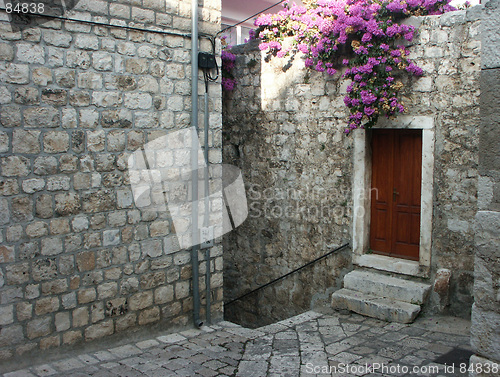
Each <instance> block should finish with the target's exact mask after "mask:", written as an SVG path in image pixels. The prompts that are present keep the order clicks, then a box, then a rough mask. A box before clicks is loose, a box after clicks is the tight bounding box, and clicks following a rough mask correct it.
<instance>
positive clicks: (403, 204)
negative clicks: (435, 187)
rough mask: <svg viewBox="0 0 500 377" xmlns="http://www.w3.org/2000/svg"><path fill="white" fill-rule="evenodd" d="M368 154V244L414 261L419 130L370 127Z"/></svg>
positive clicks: (417, 228) (417, 237)
mask: <svg viewBox="0 0 500 377" xmlns="http://www.w3.org/2000/svg"><path fill="white" fill-rule="evenodd" d="M372 153H373V154H372V190H375V191H372V197H371V198H372V210H371V216H372V217H371V226H370V247H371V249H372V250H373V251H374V252H376V253H380V254H385V255H391V256H396V257H400V258H406V259H412V260H418V257H419V254H418V251H419V244H420V186H421V179H422V172H421V171H422V131H420V130H374V131H373V137H372ZM374 192H376V193H377V195H374ZM377 196H378V197H377Z"/></svg>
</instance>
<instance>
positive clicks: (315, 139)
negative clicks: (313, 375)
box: [223, 8, 480, 324]
mask: <svg viewBox="0 0 500 377" xmlns="http://www.w3.org/2000/svg"><path fill="white" fill-rule="evenodd" d="M479 15H480V12H478V10H477V9H475V8H472V9H470V10H468V11H467V12H466V11H460V12H454V13H450V14H447V15H443V16H428V17H422V18H412V19H410V20H408V21H407V22H410V23H412V24H414V25H416V26H418V27H419V35H418V37H417V39H416V40H415V41H414V42H413V43H412V46H411V47H410V50H411V51H412V57H413V58H414V59H415V61H416V63H417V64H418V65H419V66H420V67H422V68H423V70H424V72H425V75H424V76H423V77H422V78H419V79H411V81H408V80H407V81H406V82H405V84H407V88H408V90H407V91H406V92H405V95H404V96H405V102H406V104H407V107H408V109H409V111H408V115H410V116H413V115H416V116H430V117H431V118H432V119H433V122H434V131H435V139H436V140H435V154H434V178H433V179H434V192H433V193H432V195H433V203H434V204H433V226H432V229H433V230H432V256H431V260H432V266H431V271H430V275H429V277H428V279H427V281H429V282H431V283H432V282H433V281H434V276H435V274H436V272H437V270H438V269H440V268H446V269H449V270H451V274H452V277H451V283H450V284H451V287H450V291H449V292H448V291H446V294H445V295H446V296H447V297H446V298H445V301H446V302H445V304H444V305H445V306H446V310H449V311H451V312H453V313H456V314H461V315H465V316H466V315H468V313H470V307H471V305H472V285H473V270H474V268H473V260H474V257H473V255H474V243H473V234H474V231H473V223H474V215H475V212H476V209H477V199H476V188H477V163H478V143H479V141H478V125H479V107H478V104H479V73H480V68H479V67H480V39H479V21H478V19H479ZM233 52H234V53H235V54H236V55H237V61H236V72H235V73H236V74H235V77H237V80H238V84H237V86H236V89H235V91H234V92H233V93H229V94H225V97H224V103H223V117H224V119H223V133H224V136H223V159H224V160H225V161H227V162H229V163H234V164H237V165H238V166H239V167H240V168H241V169H242V170H243V173H244V178H245V182H246V184H247V186H248V193H249V195H248V196H249V202H250V215H249V218H248V219H247V221H246V222H245V223H244V224H243V226H241V227H240V228H238V229H237V231H236V232H234V233H232V234H230V235H228V236H227V237H226V238H225V240H224V243H223V244H224V253H225V258H224V263H225V272H226V275H225V282H224V285H225V298H226V300H231V299H234V298H236V297H238V296H239V295H241V294H243V293H245V292H248V291H250V290H251V289H253V288H256V287H257V286H259V285H262V284H263V283H266V282H268V281H270V280H272V279H274V278H277V277H279V276H281V275H283V274H285V273H287V272H289V271H291V270H293V269H295V268H297V267H300V266H301V265H303V264H305V263H307V262H309V261H311V260H313V259H314V258H316V257H319V256H321V255H323V254H325V253H327V252H328V251H330V250H331V249H332V248H334V247H335V246H339V245H342V244H344V243H346V242H351V241H352V219H353V208H352V206H353V194H352V190H353V163H354V161H353V160H354V155H353V149H354V148H353V137H352V136H345V135H344V134H343V131H344V128H345V126H346V119H347V110H346V108H345V106H344V103H343V97H344V95H345V88H346V86H347V85H348V83H347V82H345V81H344V80H343V79H342V78H341V77H340V76H341V75H342V72H341V71H340V72H339V73H337V74H336V75H335V76H334V77H327V76H326V75H324V74H320V73H317V72H311V71H307V70H306V69H305V68H304V65H303V61H302V58H301V56H300V55H297V56H294V57H293V58H285V59H279V58H269V57H266V56H265V55H263V54H262V53H261V52H260V51H259V50H258V48H257V43H255V42H253V44H249V45H246V46H238V47H236V48H235V49H234V50H233ZM354 132H364V131H362V130H360V131H354ZM351 244H352V243H351ZM351 256H352V255H351V250H344V251H342V252H340V253H339V254H337V255H334V256H330V257H328V258H327V259H326V260H323V261H322V262H321V263H319V264H317V265H315V266H314V267H309V268H308V269H306V270H304V271H302V272H301V273H299V274H296V275H293V276H291V277H288V278H286V279H285V280H284V281H282V282H280V283H278V284H276V285H273V286H272V287H269V288H266V289H264V290H262V291H260V292H259V293H257V294H254V295H252V296H249V297H247V298H245V299H244V300H242V301H238V302H236V303H233V304H231V305H230V306H228V307H226V314H227V315H228V318H230V319H233V320H237V321H241V322H244V323H246V324H251V323H255V324H262V323H267V322H269V321H272V320H274V319H277V318H284V317H286V316H288V315H291V314H295V313H297V312H300V311H304V310H307V309H309V308H310V307H311V306H314V305H315V304H316V303H318V302H320V301H321V300H323V302H324V303H328V297H329V293H331V292H332V291H333V290H336V289H338V288H339V287H340V284H341V281H342V277H343V275H344V274H345V273H346V272H348V271H349V270H351V269H352V268H353V266H352V258H351ZM448 299H449V300H448ZM441 301H442V297H441V296H439V294H438V293H434V295H433V305H434V308H433V309H432V310H437V307H438V306H439V305H440V303H441Z"/></svg>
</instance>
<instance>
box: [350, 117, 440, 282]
mask: <svg viewBox="0 0 500 377" xmlns="http://www.w3.org/2000/svg"><path fill="white" fill-rule="evenodd" d="M373 128H391V129H421V130H422V186H421V197H420V199H421V200H420V207H421V209H420V244H419V260H418V261H411V260H407V259H402V258H395V257H388V256H383V255H376V254H370V253H369V246H370V235H369V232H370V212H371V211H370V210H371V198H370V197H371V195H370V193H371V192H370V190H371V180H372V171H371V166H372V158H371V157H372V156H371V138H370V135H371V133H370V132H369V131H366V130H363V129H358V130H355V131H353V134H354V135H353V136H354V175H353V235H352V238H353V264H356V265H359V266H362V267H370V268H375V269H378V270H384V271H389V272H395V273H400V274H405V275H412V276H421V277H428V276H429V273H430V266H431V247H432V208H433V192H434V190H433V186H434V184H433V181H434V179H433V176H434V144H435V130H434V119H433V118H432V117H428V116H398V117H397V118H396V120H387V119H383V120H380V121H379V122H378V123H377V124H376V125H375V126H374V127H373Z"/></svg>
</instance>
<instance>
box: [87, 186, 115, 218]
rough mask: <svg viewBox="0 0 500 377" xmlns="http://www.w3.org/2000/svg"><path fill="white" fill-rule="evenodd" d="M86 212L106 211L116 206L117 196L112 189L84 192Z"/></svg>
mask: <svg viewBox="0 0 500 377" xmlns="http://www.w3.org/2000/svg"><path fill="white" fill-rule="evenodd" d="M82 202H83V211H84V212H90V213H95V212H104V211H109V210H112V209H114V208H115V205H116V203H115V202H116V198H115V195H114V193H113V192H112V191H111V190H99V191H86V192H84V193H83V194H82Z"/></svg>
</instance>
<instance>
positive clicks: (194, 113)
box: [191, 0, 203, 328]
mask: <svg viewBox="0 0 500 377" xmlns="http://www.w3.org/2000/svg"><path fill="white" fill-rule="evenodd" d="M191 18H192V19H191V22H192V32H191V126H192V127H194V129H195V130H196V132H195V133H194V134H193V135H192V147H191V169H192V175H191V179H192V185H191V186H192V187H191V188H192V193H191V195H192V214H193V219H192V224H191V225H192V227H193V228H192V230H193V232H192V237H193V240H192V243H193V247H192V249H191V263H192V266H193V322H194V326H195V327H196V328H198V327H201V326H202V325H203V322H201V321H200V277H199V264H198V250H199V248H200V246H199V243H200V242H199V229H198V0H191Z"/></svg>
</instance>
